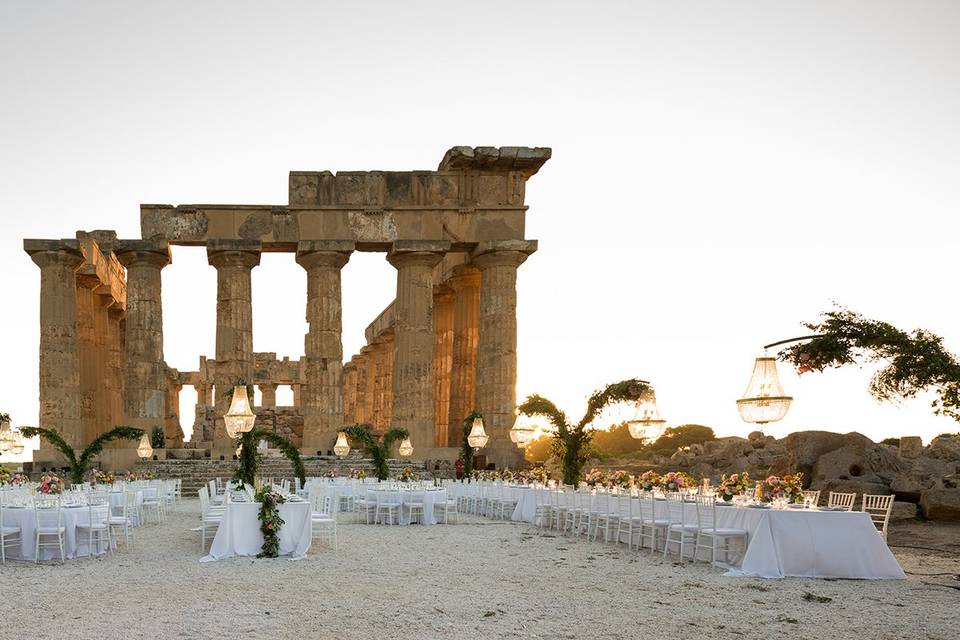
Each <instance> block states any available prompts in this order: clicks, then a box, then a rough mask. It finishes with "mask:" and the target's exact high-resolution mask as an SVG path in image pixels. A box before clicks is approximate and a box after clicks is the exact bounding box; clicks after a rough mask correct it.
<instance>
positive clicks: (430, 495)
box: [367, 489, 447, 527]
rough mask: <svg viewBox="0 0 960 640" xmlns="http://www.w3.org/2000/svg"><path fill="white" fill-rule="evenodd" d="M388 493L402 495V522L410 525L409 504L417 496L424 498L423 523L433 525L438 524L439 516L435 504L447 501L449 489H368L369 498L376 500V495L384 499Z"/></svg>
mask: <svg viewBox="0 0 960 640" xmlns="http://www.w3.org/2000/svg"><path fill="white" fill-rule="evenodd" d="M388 493H397V494H399V495H400V502H401V505H402V506H401V507H400V524H402V525H408V524H410V509H409V507H408V505H409V504H410V502H412V501H413V500H414V496H416V498H417V500H419V499H421V496H422V499H423V524H424V525H426V526H428V527H429V526H432V525H435V524H437V518H436V516H435V515H434V512H433V505H435V504H437V503H444V502H446V501H447V490H446V489H434V490H425V489H413V490H395V491H387V490H374V489H368V490H367V496H368V497H367V500H371V499H372V500H376V496H378V495H379V496H380V499H381V500H384V499H385V498H384V496H385V495H386V494H388Z"/></svg>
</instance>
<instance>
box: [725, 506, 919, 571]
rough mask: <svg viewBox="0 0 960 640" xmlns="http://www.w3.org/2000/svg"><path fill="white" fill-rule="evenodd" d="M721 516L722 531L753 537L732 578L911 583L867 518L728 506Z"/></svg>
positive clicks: (855, 515) (859, 514)
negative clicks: (734, 530)
mask: <svg viewBox="0 0 960 640" xmlns="http://www.w3.org/2000/svg"><path fill="white" fill-rule="evenodd" d="M717 513H718V514H720V513H728V514H729V515H727V516H726V517H724V518H721V517H720V515H718V516H717V520H718V521H719V523H720V526H721V527H728V526H730V527H738V528H745V529H747V530H748V531H749V532H750V541H749V545H748V546H747V552H746V554H745V555H744V557H743V562H742V563H741V566H740V568H739V569H738V570H735V571H734V572H731V574H732V575H747V576H758V577H761V578H783V577H787V576H793V577H802V578H867V579H873V580H902V579H904V578H906V576H905V575H904V573H903V569H901V568H900V565H899V564H898V563H897V559H896V558H894V557H893V554H892V553H891V552H890V549H889V547H887V544H886V542H884V540H883V538H881V537H880V536H879V535H878V534H877V528H876V526H875V525H874V524H873V522H872V521H871V520H870V516H869V515H868V514H866V513H862V512H859V511H851V512H843V511H840V512H838V511H813V510H790V509H786V510H783V511H781V510H774V509H762V510H760V509H740V508H737V507H723V508H720V509H717ZM741 523H742V524H741Z"/></svg>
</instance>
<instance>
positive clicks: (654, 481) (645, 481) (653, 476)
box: [637, 471, 660, 491]
mask: <svg viewBox="0 0 960 640" xmlns="http://www.w3.org/2000/svg"><path fill="white" fill-rule="evenodd" d="M637 486H638V487H640V488H641V489H643V490H644V491H653V490H654V489H655V488H657V487H659V486H660V474H659V473H657V472H656V471H644V472H643V473H641V474H640V475H639V476H637Z"/></svg>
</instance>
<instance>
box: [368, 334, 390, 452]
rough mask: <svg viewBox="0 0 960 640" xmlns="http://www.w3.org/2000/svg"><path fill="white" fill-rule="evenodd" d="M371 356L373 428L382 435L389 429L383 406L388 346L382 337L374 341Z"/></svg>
mask: <svg viewBox="0 0 960 640" xmlns="http://www.w3.org/2000/svg"><path fill="white" fill-rule="evenodd" d="M370 356H371V358H370V369H368V372H369V371H372V372H373V428H374V430H375V431H377V432H378V433H382V432H383V431H385V430H386V429H388V428H389V424H388V423H387V421H386V412H385V411H384V406H383V402H384V400H386V396H385V395H384V392H383V385H384V382H385V381H386V378H385V377H384V374H385V373H386V369H385V365H386V345H385V342H384V340H383V339H382V338H381V337H380V336H377V337H376V338H374V339H373V343H372V345H371V351H370ZM368 375H369V373H368Z"/></svg>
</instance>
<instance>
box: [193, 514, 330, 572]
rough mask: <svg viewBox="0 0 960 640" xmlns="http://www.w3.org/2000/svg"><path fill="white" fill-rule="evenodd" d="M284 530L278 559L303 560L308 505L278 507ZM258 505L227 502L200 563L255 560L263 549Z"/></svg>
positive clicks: (308, 534)
mask: <svg viewBox="0 0 960 640" xmlns="http://www.w3.org/2000/svg"><path fill="white" fill-rule="evenodd" d="M277 510H278V511H279V512H280V517H281V518H283V526H282V527H280V532H279V533H278V535H277V537H278V541H279V543H280V551H279V553H280V555H282V556H291V558H293V559H298V558H302V557H303V556H305V555H306V554H307V551H309V550H310V542H311V538H312V529H311V526H312V523H311V512H310V503H309V502H306V501H298V502H292V501H288V502H284V503H283V504H281V505H278V506H277ZM259 514H260V503H259V502H228V503H227V506H226V509H225V510H224V513H223V519H222V520H221V522H220V526H219V527H218V528H217V533H216V535H215V536H214V538H213V542H212V543H211V544H210V552H209V554H208V555H206V556H204V557H202V558H200V562H212V561H214V560H225V559H226V558H233V557H235V556H255V555H257V554H258V553H260V549H261V548H262V547H263V534H262V533H260V520H259V519H258V515H259Z"/></svg>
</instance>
